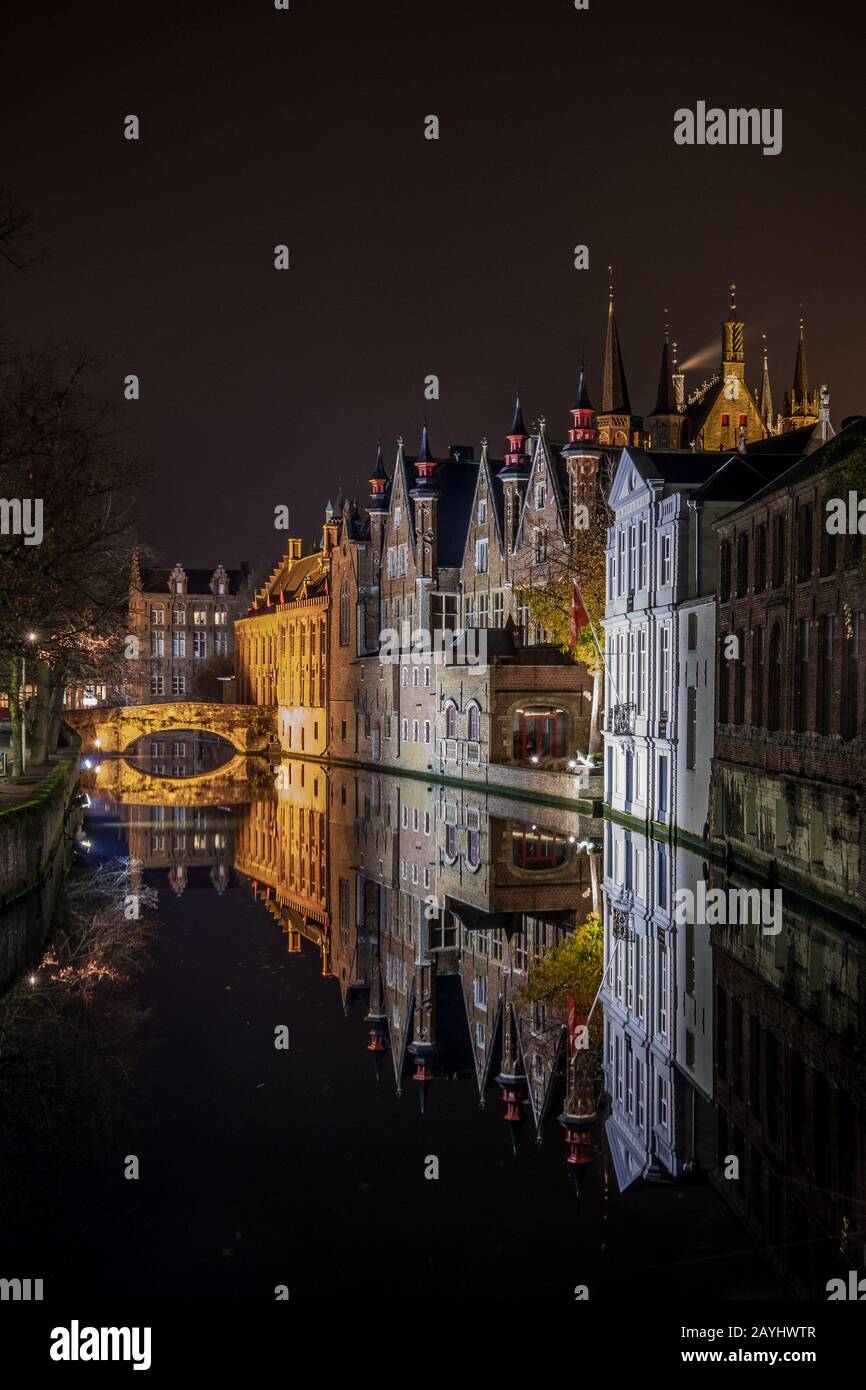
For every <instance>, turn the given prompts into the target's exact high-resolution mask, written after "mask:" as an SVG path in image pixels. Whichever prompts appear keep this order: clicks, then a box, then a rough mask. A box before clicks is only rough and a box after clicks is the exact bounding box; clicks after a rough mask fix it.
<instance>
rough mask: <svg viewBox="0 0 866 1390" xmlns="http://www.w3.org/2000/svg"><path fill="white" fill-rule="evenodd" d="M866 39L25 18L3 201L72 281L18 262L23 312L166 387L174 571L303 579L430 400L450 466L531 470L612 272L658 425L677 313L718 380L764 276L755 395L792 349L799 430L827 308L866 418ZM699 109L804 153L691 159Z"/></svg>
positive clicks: (151, 400) (703, 2)
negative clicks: (131, 135)
mask: <svg viewBox="0 0 866 1390" xmlns="http://www.w3.org/2000/svg"><path fill="white" fill-rule="evenodd" d="M860 23H862V20H861V19H860V16H859V12H858V11H857V10H856V9H853V8H850V7H849V6H847V5H846V6H843V5H842V4H839V3H825V4H823V5H821V6H820V7H816V6H814V5H808V6H807V5H805V4H787V5H785V6H781V5H777V6H774V7H772V11H770V10H765V11H763V12H762V11H759V10H758V9H756V7H755V6H754V5H752V4H748V3H744V0H733V3H728V4H727V5H718V4H715V3H714V4H710V3H707V0H699V3H696V4H686V3H680V4H676V5H673V4H669V3H662V4H651V3H648V0H647V2H646V3H643V4H635V3H623V2H622V0H590V9H589V11H587V12H578V11H576V10H575V9H574V6H573V3H572V0H532V2H531V0H524V3H522V4H518V3H516V2H515V0H496V3H493V2H492V0H462V3H460V0H436V3H429V4H423V3H419V0H413V3H411V4H410V3H406V0H402V3H396V0H395V2H394V3H378V4H377V3H368V4H358V3H353V4H348V3H342V4H338V5H334V4H326V3H323V0H291V9H290V10H289V11H288V12H287V13H284V12H278V11H276V10H275V9H274V7H273V3H272V0H245V3H241V0H236V3H233V4H229V3H222V4H220V3H204V0H185V3H184V4H183V5H182V6H179V5H177V4H176V3H174V4H167V3H165V4H163V3H156V0H147V3H142V4H139V5H134V6H129V5H126V6H121V5H113V6H109V5H104V6H97V5H93V4H87V3H82V4H76V5H63V6H61V5H56V4H55V5H49V6H45V5H41V6H27V7H25V6H19V7H16V13H15V15H14V17H12V16H7V17H6V19H5V21H4V31H5V32H4V40H5V42H4V50H5V57H6V62H5V64H4V75H3V93H2V102H3V108H4V109H3V130H4V140H3V146H4V160H3V172H2V176H0V182H2V183H3V184H4V185H5V186H7V187H8V188H9V189H10V190H11V191H12V193H13V195H14V197H15V199H16V201H17V202H18V203H19V204H20V205H22V206H23V207H25V208H28V209H29V210H31V211H32V213H33V216H34V219H35V223H36V226H37V229H38V233H39V244H40V247H41V249H43V250H44V251H45V252H46V253H47V257H48V258H47V260H46V263H45V264H44V265H43V266H42V267H41V268H39V269H38V270H34V271H32V272H29V273H27V274H14V273H12V272H8V273H5V274H4V275H3V277H2V280H0V322H2V324H3V328H4V330H5V333H6V334H7V335H8V336H11V337H12V338H14V339H17V340H19V341H25V342H27V341H41V340H43V339H45V338H46V337H48V336H49V335H51V336H53V337H54V338H56V339H61V340H62V339H67V338H70V339H74V340H76V341H82V342H84V343H85V344H86V345H87V346H88V347H89V348H90V349H91V350H93V351H94V352H96V353H98V354H99V355H100V356H101V358H102V360H103V362H104V363H105V389H106V391H108V392H111V393H113V394H115V395H116V398H117V399H118V400H119V401H120V400H121V399H122V383H123V378H124V376H125V375H126V374H127V373H130V372H135V373H137V374H139V375H140V377H141V383H142V399H141V400H140V401H139V402H138V403H135V404H129V405H126V406H125V407H124V416H125V419H126V421H127V423H128V425H129V433H128V436H127V442H128V445H129V447H130V448H132V449H134V450H135V451H136V452H137V453H139V454H140V455H141V456H142V457H143V458H144V459H145V460H150V461H151V462H152V463H153V465H154V467H155V469H156V482H155V484H154V485H153V487H152V488H151V491H150V493H149V495H148V496H147V497H145V498H144V500H143V503H142V509H141V533H142V537H143V539H144V540H146V541H147V542H148V543H149V544H150V545H151V546H152V547H153V548H154V549H155V551H156V552H157V553H159V554H160V555H161V556H162V558H163V559H164V560H165V561H166V562H169V563H173V562H174V561H175V560H177V559H181V560H182V561H183V562H184V563H186V564H187V565H212V564H214V565H215V564H216V563H218V562H222V563H224V564H226V565H234V564H237V563H238V562H239V561H240V560H241V559H242V558H244V559H249V560H250V561H251V562H252V563H253V564H254V565H255V564H257V563H260V562H264V561H269V560H271V559H272V558H275V557H276V556H277V555H278V554H279V552H280V550H281V547H282V545H283V542H284V539H285V533H283V532H277V531H275V530H274V527H273V515H274V507H275V506H276V505H278V504H280V503H288V504H289V506H290V507H291V509H292V527H291V530H292V532H293V533H295V534H302V535H304V536H306V537H308V538H312V536H313V535H314V534H315V532H316V531H317V529H318V526H319V523H320V520H321V515H322V510H323V507H324V504H325V502H326V501H327V499H328V496H329V494H336V491H337V488H338V485H339V482H340V481H342V484H343V488H344V490H345V492H346V493H347V495H349V496H353V495H356V496H358V498H359V499H362V498H363V497H364V496H365V495H366V490H367V489H366V483H365V481H364V480H365V479H366V478H367V477H368V475H369V473H370V471H371V467H372V465H373V462H374V456H375V449H376V439H377V435H378V434H380V433H381V435H382V436H383V439H384V441H385V446H386V457H387V459H388V463H389V467H390V461H391V458H392V457H393V442H394V440H395V439H396V437H397V435H398V434H401V433H402V434H403V435H404V436H405V440H406V445H407V448H408V449H410V450H414V449H415V448H416V447H417V436H418V434H419V431H420V425H421V422H422V419H423V416H424V412H425V409H426V410H427V411H428V414H429V421H430V429H431V437H432V443H433V447H434V450H436V451H437V452H438V453H440V454H441V453H442V452H444V450H445V449H446V447H447V445H448V444H449V443H450V442H452V441H454V442H457V441H459V442H464V443H473V444H475V446H476V449H477V445H478V441H479V439H480V438H481V437H482V436H483V435H488V436H489V438H490V441H491V446H492V448H493V450H494V451H495V452H496V453H497V454H500V453H501V451H502V448H503V436H504V431H505V429H506V428H507V426H508V423H509V421H510V418H511V408H512V401H513V393H514V388H515V386H516V385H517V384H518V383H519V384H520V387H521V391H522V395H523V400H524V405H525V413H526V417H527V421H528V420H530V419H534V418H536V417H537V415H538V414H544V415H545V416H546V418H547V420H548V422H549V429H550V432H551V434H552V435H553V436H554V437H562V436H563V431H564V429H565V427H566V423H567V419H568V408H569V406H570V405H571V402H572V397H573V393H574V387H575V384H576V379H577V370H578V363H579V359H580V355H581V351H582V350H583V349H585V351H586V355H587V362H588V370H589V375H590V390H591V393H592V394H593V397H594V402H595V404H596V405H597V406H598V405H599V403H600V370H601V351H602V343H603V333H604V323H605V313H606V303H607V279H608V277H607V264H608V261H612V262H613V264H614V267H615V282H616V304H617V314H618V320H619V326H620V333H621V339H622V346H623V354H624V359H625V366H626V372H627V376H628V381H629V386H630V390H631V396H632V405H633V408H634V409H635V410H637V411H640V412H642V413H645V412H649V410H651V408H652V405H653V403H654V399H655V387H656V381H657V375H658V360H659V352H660V346H661V340H662V334H663V327H664V318H665V315H664V310H665V308H666V307H667V308H668V310H669V317H670V323H671V328H672V334H673V336H674V337H675V338H677V340H678V342H679V344H680V359H681V361H682V362H685V363H686V364H687V365H688V364H689V363H695V368H694V370H693V371H692V372H691V373H690V374H689V375H687V378H686V387H687V390H688V389H692V388H693V387H694V386H696V385H698V384H699V382H700V380H701V379H702V377H703V376H704V375H705V374H706V373H708V372H709V370H711V369H712V368H714V367H715V365H716V361H717V357H718V343H719V322H720V320H721V319H722V318H724V317H725V316H726V315H727V312H728V289H727V287H728V283H729V281H731V280H735V281H736V282H737V286H738V292H737V304H738V308H739V310H740V314H741V316H742V317H743V318H744V319H745V322H746V331H747V336H746V348H747V380H748V382H749V384H751V385H754V384H755V383H756V382H757V380H758V377H759V372H760V352H759V348H760V335H761V333H762V332H766V333H767V335H768V339H769V346H770V367H771V380H772V385H773V392H774V404H775V407H776V409H779V408H780V407H781V404H782V392H783V389H784V388H785V387H786V386H788V385H789V384H790V380H791V377H792V374H793V365H794V355H795V347H796V337H797V323H798V316H799V307H798V306H799V303H800V301H802V302H803V303H804V305H805V313H806V321H807V336H808V347H809V367H810V380H811V384H813V385H815V386H817V385H818V384H820V383H821V382H825V381H826V382H827V383H828V384H829V386H830V390H831V413H832V418H833V421H834V424H836V426H837V427H838V425H839V422H840V420H841V419H842V418H843V417H844V416H845V415H848V414H852V413H859V412H862V411H863V410H864V408H866V388H864V384H863V381H862V370H861V360H862V359H861V342H862V324H863V322H864V319H866V288H864V275H863V227H864V225H866V206H864V204H866V193H864V180H863V177H862V148H863V135H864V119H863V99H862V87H863V82H862V57H861V52H862V46H861V42H860V41H861V39H862V32H861V34H860V35H859V37H858V35H857V34H856V33H855V32H854V29H853V26H854V25H855V24H860ZM698 100H705V101H707V103H708V104H709V105H718V106H722V107H728V106H759V107H782V109H783V112H784V125H783V135H784V147H783V151H782V153H781V154H780V155H779V156H777V157H775V158H773V157H765V156H764V155H763V154H762V153H761V150H760V148H755V147H744V148H743V147H741V148H736V147H734V148H724V147H719V148H707V147H704V148H681V147H677V146H676V145H675V144H674V140H673V115H674V111H675V109H676V108H677V107H680V106H691V107H694V105H695V103H696V102H697V101H698ZM129 113H135V114H136V115H138V116H139V118H140V121H141V139H140V140H139V141H138V142H137V143H134V142H130V141H127V140H125V139H124V137H123V119H124V117H125V116H126V115H127V114H129ZM429 114H435V115H437V116H438V118H439V121H440V139H439V140H438V142H435V141H429V140H426V139H425V138H424V119H425V116H427V115H429ZM277 243H286V244H287V245H288V246H289V250H290V256H291V268H290V269H289V270H288V271H285V272H278V271H276V270H275V269H274V268H273V248H274V246H275V244H277ZM577 243H585V244H587V245H588V246H589V251H590V270H589V271H588V272H586V271H583V272H580V271H576V270H575V269H574V268H573V248H574V246H575V244H577ZM430 373H436V374H437V375H438V376H439V379H440V399H439V400H438V401H433V402H430V403H429V405H428V404H427V403H426V402H425V400H424V378H425V376H427V375H428V374H430Z"/></svg>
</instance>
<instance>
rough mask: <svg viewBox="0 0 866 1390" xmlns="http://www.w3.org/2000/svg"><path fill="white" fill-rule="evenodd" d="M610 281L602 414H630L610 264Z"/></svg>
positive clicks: (602, 386) (602, 387)
mask: <svg viewBox="0 0 866 1390" xmlns="http://www.w3.org/2000/svg"><path fill="white" fill-rule="evenodd" d="M608 273H609V275H610V283H609V286H608V301H607V334H606V337H605V340H604V371H603V373H602V385H601V413H602V415H630V414H631V401H630V400H629V395H628V386H627V385H626V380H625V368H624V367H623V365H622V352H621V350H620V345H619V333H618V332H617V326H616V312H615V310H614V307H613V266H610V265H609V266H608Z"/></svg>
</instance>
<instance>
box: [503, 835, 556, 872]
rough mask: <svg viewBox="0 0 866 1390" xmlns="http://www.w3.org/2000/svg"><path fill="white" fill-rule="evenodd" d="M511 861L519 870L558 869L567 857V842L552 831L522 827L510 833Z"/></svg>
mask: <svg viewBox="0 0 866 1390" xmlns="http://www.w3.org/2000/svg"><path fill="white" fill-rule="evenodd" d="M511 842H512V856H511V857H512V861H513V863H514V864H515V865H516V866H517V867H518V868H520V869H532V870H543V869H558V868H560V867H561V865H563V864H564V863H565V861H566V859H567V857H568V840H567V839H566V837H565V836H564V835H558V834H556V832H555V831H552V830H539V829H538V828H537V827H536V828H530V827H529V826H525V825H522V826H520V828H519V829H517V830H512V832H511Z"/></svg>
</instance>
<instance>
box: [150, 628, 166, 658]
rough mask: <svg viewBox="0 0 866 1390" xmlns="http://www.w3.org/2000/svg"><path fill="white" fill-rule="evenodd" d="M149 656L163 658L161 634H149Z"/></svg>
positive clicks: (163, 643) (163, 638) (162, 636)
mask: <svg viewBox="0 0 866 1390" xmlns="http://www.w3.org/2000/svg"><path fill="white" fill-rule="evenodd" d="M150 654H151V656H158V657H163V656H165V636H164V634H163V633H161V632H152V633H151V634H150Z"/></svg>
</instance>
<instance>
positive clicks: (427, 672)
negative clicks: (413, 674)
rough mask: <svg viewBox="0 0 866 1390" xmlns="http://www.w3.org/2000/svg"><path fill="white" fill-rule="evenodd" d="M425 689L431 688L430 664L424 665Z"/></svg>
mask: <svg viewBox="0 0 866 1390" xmlns="http://www.w3.org/2000/svg"><path fill="white" fill-rule="evenodd" d="M424 689H425V690H429V689H430V667H429V666H425V667H424Z"/></svg>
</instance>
